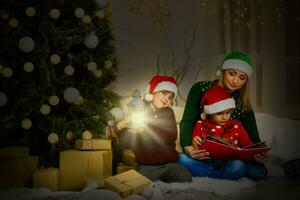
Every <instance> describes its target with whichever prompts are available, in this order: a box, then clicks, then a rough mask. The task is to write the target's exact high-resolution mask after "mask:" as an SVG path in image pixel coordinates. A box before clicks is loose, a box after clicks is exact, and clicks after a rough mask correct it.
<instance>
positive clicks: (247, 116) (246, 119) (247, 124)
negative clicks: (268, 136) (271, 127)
mask: <svg viewBox="0 0 300 200" xmlns="http://www.w3.org/2000/svg"><path fill="white" fill-rule="evenodd" d="M241 122H242V124H243V126H244V128H245V129H246V130H247V132H248V135H249V137H250V138H251V140H252V141H253V142H255V143H256V142H260V138H259V133H258V130H257V125H256V119H255V115H254V112H253V110H247V111H245V112H243V114H242V117H241Z"/></svg>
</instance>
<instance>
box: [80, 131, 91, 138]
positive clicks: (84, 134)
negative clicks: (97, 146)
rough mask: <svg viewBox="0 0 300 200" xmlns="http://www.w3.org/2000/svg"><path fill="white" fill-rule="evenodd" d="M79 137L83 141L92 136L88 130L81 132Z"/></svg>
mask: <svg viewBox="0 0 300 200" xmlns="http://www.w3.org/2000/svg"><path fill="white" fill-rule="evenodd" d="M81 136H82V139H84V140H90V139H92V138H93V134H92V133H91V131H89V130H85V131H83V133H82V135H81Z"/></svg>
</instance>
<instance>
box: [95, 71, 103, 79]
mask: <svg viewBox="0 0 300 200" xmlns="http://www.w3.org/2000/svg"><path fill="white" fill-rule="evenodd" d="M93 74H94V76H95V77H96V78H99V77H100V76H102V70H101V69H96V70H95V71H93Z"/></svg>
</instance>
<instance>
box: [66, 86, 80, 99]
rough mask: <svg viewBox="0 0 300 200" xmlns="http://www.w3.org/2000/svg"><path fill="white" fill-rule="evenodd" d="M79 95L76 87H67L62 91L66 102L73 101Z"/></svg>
mask: <svg viewBox="0 0 300 200" xmlns="http://www.w3.org/2000/svg"><path fill="white" fill-rule="evenodd" d="M79 97H80V92H79V91H78V89H77V88H74V87H69V88H67V89H66V90H65V91H64V99H65V101H66V102H68V103H74V102H75V101H76V100H77V99H78V98H79Z"/></svg>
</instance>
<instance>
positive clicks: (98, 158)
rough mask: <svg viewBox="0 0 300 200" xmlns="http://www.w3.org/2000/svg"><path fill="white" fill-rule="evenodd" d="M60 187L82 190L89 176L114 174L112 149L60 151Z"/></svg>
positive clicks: (98, 176)
mask: <svg viewBox="0 0 300 200" xmlns="http://www.w3.org/2000/svg"><path fill="white" fill-rule="evenodd" d="M59 174H60V189H61V190H81V189H83V188H84V187H85V185H86V178H87V177H97V178H106V177H109V176H111V175H112V150H102V151H78V150H67V151H62V152H60V162H59Z"/></svg>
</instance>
